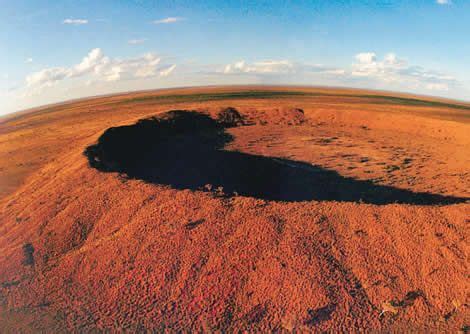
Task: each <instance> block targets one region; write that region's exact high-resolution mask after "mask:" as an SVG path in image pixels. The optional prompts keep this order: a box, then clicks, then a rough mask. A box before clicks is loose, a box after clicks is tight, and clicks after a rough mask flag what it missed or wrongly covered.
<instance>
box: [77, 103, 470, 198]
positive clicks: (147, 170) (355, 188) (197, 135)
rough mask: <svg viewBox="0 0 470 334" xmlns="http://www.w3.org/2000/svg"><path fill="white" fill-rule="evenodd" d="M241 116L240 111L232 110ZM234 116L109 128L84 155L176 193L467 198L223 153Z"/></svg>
mask: <svg viewBox="0 0 470 334" xmlns="http://www.w3.org/2000/svg"><path fill="white" fill-rule="evenodd" d="M235 112H236V110H235ZM242 125H243V119H242V117H241V116H240V115H239V114H238V112H236V113H234V112H233V111H229V112H228V114H227V112H226V111H225V113H224V114H221V115H219V117H218V119H213V118H211V117H209V116H208V115H205V114H202V113H199V112H195V111H186V110H175V111H170V112H167V113H165V114H163V115H159V116H158V117H152V118H147V119H142V120H139V121H138V122H137V123H136V124H133V125H127V126H119V127H112V128H109V129H108V130H106V131H105V132H104V133H103V134H102V135H101V137H100V138H99V140H98V142H97V143H96V144H94V145H91V146H89V147H87V148H86V149H85V151H84V154H85V155H86V157H87V158H88V161H89V164H90V166H91V167H93V168H96V169H98V170H100V171H102V172H118V173H121V174H124V175H126V176H127V177H128V178H131V179H140V180H144V181H146V182H149V183H153V184H159V185H169V186H171V187H173V188H175V189H191V190H206V191H213V190H214V189H218V193H219V194H220V193H221V194H222V195H224V196H233V195H236V194H239V195H242V196H249V197H255V198H260V199H266V200H276V201H308V200H317V201H327V200H328V201H348V202H363V203H372V204H389V203H406V204H419V205H436V204H450V203H459V202H465V201H466V200H467V199H466V198H458V197H451V196H443V195H438V194H429V193H415V192H412V191H409V190H403V189H398V188H394V187H390V186H383V185H377V184H374V183H373V182H371V181H362V180H356V179H353V178H348V177H344V176H341V175H340V174H338V173H337V172H335V171H333V170H327V169H324V168H321V167H318V166H314V165H311V164H309V163H305V162H301V161H293V160H288V159H281V158H275V157H265V156H258V155H252V154H247V153H242V152H236V151H227V150H224V147H225V145H226V144H227V143H229V142H230V141H232V140H233V137H232V136H231V135H230V134H229V133H228V132H227V131H226V129H227V128H229V127H232V126H242Z"/></svg>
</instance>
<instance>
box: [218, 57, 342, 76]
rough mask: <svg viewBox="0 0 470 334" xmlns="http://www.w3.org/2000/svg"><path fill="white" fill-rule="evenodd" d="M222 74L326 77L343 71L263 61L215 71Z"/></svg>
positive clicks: (292, 63) (303, 64)
mask: <svg viewBox="0 0 470 334" xmlns="http://www.w3.org/2000/svg"><path fill="white" fill-rule="evenodd" d="M217 73H223V74H251V75H257V76H267V75H271V76H273V75H277V76H279V75H293V74H295V75H302V74H309V73H310V74H312V73H316V74H326V75H333V76H334V75H343V74H345V71H344V70H343V69H340V68H334V67H326V66H323V65H319V64H313V65H312V64H306V63H297V62H293V61H290V60H286V59H283V60H263V61H257V62H253V63H247V62H246V61H244V60H240V61H237V62H234V63H231V64H227V65H225V67H224V68H223V70H219V71H217Z"/></svg>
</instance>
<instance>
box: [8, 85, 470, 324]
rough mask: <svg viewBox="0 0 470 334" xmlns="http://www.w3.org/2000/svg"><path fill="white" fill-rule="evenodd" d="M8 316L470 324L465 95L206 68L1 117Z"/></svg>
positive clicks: (469, 135)
mask: <svg viewBox="0 0 470 334" xmlns="http://www.w3.org/2000/svg"><path fill="white" fill-rule="evenodd" d="M0 122H1V123H0V254H1V256H0V327H1V332H6V333H10V332H11V333H17V332H25V333H29V332H39V331H43V332H70V331H72V332H90V331H101V330H113V329H114V330H118V331H120V330H127V331H130V332H133V331H143V330H153V331H166V332H174V331H183V332H190V331H191V332H193V331H197V332H211V331H219V332H220V331H222V332H234V331H236V332H238V331H249V332H260V331H262V332H265V331H279V332H292V331H294V332H305V331H307V332H308V331H310V332H323V331H328V332H359V331H371V332H390V331H391V332H402V331H412V332H453V333H455V332H459V331H461V332H467V331H468V329H469V325H470V319H469V304H468V303H469V284H468V273H469V271H468V250H469V247H468V242H467V240H468V225H469V222H470V204H469V201H468V200H469V198H470V194H469V189H470V104H468V103H467V104H466V103H464V102H457V101H449V100H440V99H436V98H428V97H417V96H410V95H405V94H392V93H384V92H376V91H362V90H352V89H331V88H305V87H263V86H245V87H206V88H185V89H173V90H161V91H146V92H138V93H127V94H121V95H113V96H107V97H96V98H90V99H82V100H76V101H71V102H66V103H62V104H56V105H51V106H46V107H43V108H37V109H35V110H29V111H25V112H22V113H17V114H13V115H10V116H8V117H4V118H3V119H1V120H0Z"/></svg>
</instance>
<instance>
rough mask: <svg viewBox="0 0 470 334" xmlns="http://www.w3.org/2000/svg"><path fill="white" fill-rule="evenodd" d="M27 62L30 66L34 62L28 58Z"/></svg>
mask: <svg viewBox="0 0 470 334" xmlns="http://www.w3.org/2000/svg"><path fill="white" fill-rule="evenodd" d="M25 62H26V63H28V64H30V63H32V62H33V58H27V59H26V61H25Z"/></svg>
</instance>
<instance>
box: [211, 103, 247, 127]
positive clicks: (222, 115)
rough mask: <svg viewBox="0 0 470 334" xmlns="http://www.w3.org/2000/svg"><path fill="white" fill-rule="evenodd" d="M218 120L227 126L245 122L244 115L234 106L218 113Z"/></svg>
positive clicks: (239, 124)
mask: <svg viewBox="0 0 470 334" xmlns="http://www.w3.org/2000/svg"><path fill="white" fill-rule="evenodd" d="M217 122H219V123H220V124H222V125H223V126H225V127H227V128H230V127H236V126H241V125H244V124H245V120H244V118H243V116H242V115H241V114H240V113H239V112H238V110H237V109H235V108H232V107H228V108H225V109H222V110H221V111H220V112H219V114H218V115H217Z"/></svg>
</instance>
